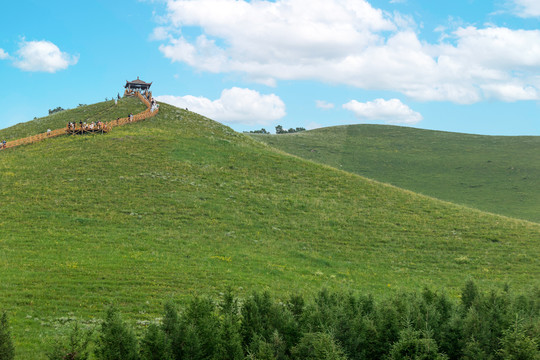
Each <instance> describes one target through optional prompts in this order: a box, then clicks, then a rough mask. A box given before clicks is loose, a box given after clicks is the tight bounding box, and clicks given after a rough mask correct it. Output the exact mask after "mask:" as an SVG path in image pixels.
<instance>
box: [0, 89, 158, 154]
mask: <svg viewBox="0 0 540 360" xmlns="http://www.w3.org/2000/svg"><path fill="white" fill-rule="evenodd" d="M137 97H138V98H139V99H140V100H141V101H142V102H143V103H144V105H146V110H145V111H143V112H140V113H138V114H135V115H133V117H132V118H131V119H130V118H129V117H125V118H120V119H117V120H113V121H109V122H107V123H105V128H106V129H111V128H113V127H116V126H122V125H125V124H129V123H132V122H136V121H141V120H144V119H148V118H149V117H152V116H155V115H156V114H157V113H158V111H159V108H156V109H154V111H151V104H150V101H148V100H147V99H146V98H145V97H144V96H142V95H141V94H140V93H138V92H137ZM67 130H68V129H67V127H65V128H62V129H56V130H51V131H48V132H45V133H41V134H37V135H33V136H29V137H25V138H22V139H17V140H12V141H8V142H6V145H5V147H4V148H5V149H7V148H12V147H15V146H19V145H25V144H32V143H35V142H38V141H42V140H45V139H49V138H53V137H56V136H60V135H65V134H66V133H67ZM1 149H2V144H0V150H1Z"/></svg>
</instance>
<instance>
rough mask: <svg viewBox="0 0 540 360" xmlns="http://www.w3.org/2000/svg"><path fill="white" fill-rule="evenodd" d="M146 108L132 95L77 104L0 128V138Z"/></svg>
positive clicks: (43, 130) (106, 119) (120, 114)
mask: <svg viewBox="0 0 540 360" xmlns="http://www.w3.org/2000/svg"><path fill="white" fill-rule="evenodd" d="M144 110H146V106H144V104H143V103H142V102H141V101H139V99H137V98H134V97H128V98H122V99H120V100H119V101H118V104H117V105H114V100H110V101H105V102H100V103H97V104H93V105H87V106H79V107H77V108H75V109H69V110H64V111H60V112H57V113H54V114H52V115H50V116H45V117H42V118H39V119H36V120H33V121H28V122H24V123H20V124H17V125H14V126H11V127H9V128H7V129H1V130H0V141H1V140H6V141H10V140H15V139H20V138H24V137H28V136H32V135H36V134H40V133H44V132H46V131H47V129H51V130H54V129H60V128H64V127H66V125H67V123H68V122H70V121H76V122H79V121H83V122H87V123H90V122H94V121H98V120H100V121H104V122H108V121H111V120H115V119H117V118H119V117H126V116H128V115H129V114H130V113H133V114H137V113H139V112H141V111H144Z"/></svg>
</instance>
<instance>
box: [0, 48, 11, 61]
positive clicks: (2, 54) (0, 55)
mask: <svg viewBox="0 0 540 360" xmlns="http://www.w3.org/2000/svg"><path fill="white" fill-rule="evenodd" d="M8 57H9V54H8V53H7V52H5V51H4V49H2V48H0V60H4V59H7V58H8Z"/></svg>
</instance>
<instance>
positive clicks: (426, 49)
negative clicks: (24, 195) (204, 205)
mask: <svg viewBox="0 0 540 360" xmlns="http://www.w3.org/2000/svg"><path fill="white" fill-rule="evenodd" d="M0 30H1V31H0V33H1V35H2V36H0V79H2V80H3V84H4V91H2V96H0V128H5V127H8V126H11V125H14V124H16V123H19V122H23V121H29V120H31V119H33V118H34V117H41V116H45V115H46V114H47V112H48V109H52V108H56V107H57V106H61V107H63V108H73V107H76V106H77V105H78V104H90V103H95V102H98V101H103V100H104V99H105V98H111V97H112V96H115V95H116V94H117V93H122V90H123V85H124V84H125V81H126V80H133V79H135V78H136V77H137V76H139V77H140V78H141V79H143V80H145V81H153V85H152V90H153V93H154V96H158V99H159V100H161V101H166V102H169V103H172V104H175V105H177V106H181V107H187V108H189V109H190V110H192V111H196V112H199V113H201V114H203V115H206V116H208V117H210V118H213V119H215V120H218V121H220V122H222V123H225V124H226V125H229V126H231V127H232V128H233V129H235V130H237V131H244V130H255V129H260V128H261V127H264V128H266V129H267V130H272V131H273V130H274V128H275V126H276V125H278V124H281V125H282V126H283V127H285V128H289V127H300V126H301V127H305V128H316V127H323V126H333V125H342V124H358V123H375V124H395V125H403V126H414V127H418V128H425V129H434V130H443V131H455V132H464V133H476V134H486V135H540V116H539V115H540V2H539V1H537V0H494V1H486V0H454V1H433V0H273V1H269V0H268V1H264V0H257V1H255V0H253V1H243V0H170V1H158V0H154V1H150V0H148V1H136V0H132V1H128V0H115V1H101V0H97V1H54V0H52V1H48V2H46V1H30V0H20V1H16V2H15V1H13V2H7V3H5V4H3V5H2V12H0ZM44 130H45V129H44Z"/></svg>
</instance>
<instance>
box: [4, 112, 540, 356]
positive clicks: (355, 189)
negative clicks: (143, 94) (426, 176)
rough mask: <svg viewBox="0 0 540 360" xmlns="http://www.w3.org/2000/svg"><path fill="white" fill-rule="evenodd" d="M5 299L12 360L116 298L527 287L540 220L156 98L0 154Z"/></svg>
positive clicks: (155, 308) (138, 309)
mask: <svg viewBox="0 0 540 360" xmlns="http://www.w3.org/2000/svg"><path fill="white" fill-rule="evenodd" d="M0 183H2V187H1V189H0V202H1V204H2V206H1V207H0V234H1V237H0V278H1V279H2V281H1V282H0V309H5V310H7V311H8V314H9V316H10V319H11V323H12V326H13V337H14V339H16V342H17V343H16V346H17V348H18V349H22V352H21V355H20V356H21V358H25V359H28V358H30V359H31V358H32V356H33V354H34V353H35V352H36V351H38V350H39V349H40V346H41V345H40V341H38V338H47V337H49V336H51V334H53V333H54V332H55V328H54V324H55V323H56V321H58V319H60V318H62V317H65V316H68V315H70V316H74V317H78V318H82V319H85V320H88V319H91V317H92V316H94V314H96V313H99V312H100V311H102V310H103V308H104V307H105V306H106V305H107V304H109V303H111V302H114V303H116V304H117V305H118V307H119V308H120V310H121V311H122V313H124V314H126V316H127V317H129V318H130V319H131V320H147V319H151V318H155V317H156V316H159V314H160V312H161V309H162V301H163V299H165V298H167V297H168V298H172V299H175V300H178V301H182V300H183V299H185V298H186V297H188V296H190V295H192V294H210V295H215V294H217V293H219V292H221V291H223V290H224V289H226V288H227V287H230V288H232V289H233V290H235V291H238V293H239V294H240V295H241V294H242V293H250V292H251V291H252V290H263V289H268V290H270V291H271V292H272V293H274V294H276V295H277V296H286V295H287V294H289V293H291V292H299V293H303V294H310V293H314V292H317V291H318V290H319V289H320V288H321V287H323V286H324V287H326V288H329V289H332V290H349V289H353V290H354V289H362V290H365V291H369V292H372V293H374V294H382V293H384V292H387V291H388V289H390V290H391V291H393V290H397V289H418V288H419V287H423V286H429V287H434V288H443V287H444V288H446V289H448V291H449V293H450V294H457V293H458V289H457V288H458V287H460V286H461V285H462V284H463V283H464V282H465V280H466V279H467V278H474V279H475V280H476V281H477V282H478V283H479V284H480V285H481V286H497V285H502V284H503V283H509V284H510V285H511V286H512V287H513V288H515V289H527V288H528V287H529V286H531V285H534V284H535V282H536V284H537V279H535V278H534V276H531V275H532V274H538V273H540V264H539V263H538V261H537V259H538V258H539V257H540V246H539V235H540V225H538V224H534V223H529V222H525V221H519V220H513V219H508V218H504V217H498V216H494V215H490V214H486V213H482V212H480V211H476V210H471V209H468V208H463V207H460V206H455V205H452V204H448V203H444V202H441V201H436V200H433V199H431V198H427V197H424V196H421V195H417V194H414V193H411V192H408V191H403V190H400V189H398V188H395V187H391V186H387V185H383V184H380V183H377V182H374V181H370V180H367V179H365V178H362V177H360V176H357V175H353V174H350V173H345V172H342V171H338V170H335V169H333V168H330V167H327V166H323V165H318V164H314V163H312V162H307V161H304V160H302V159H299V158H296V157H291V156H287V155H284V154H283V153H281V152H278V151H275V150H273V149H271V148H269V147H267V146H265V145H263V144H261V143H258V142H256V141H254V140H252V139H251V138H249V137H247V136H244V135H242V134H238V133H235V132H234V131H232V130H231V129H229V128H227V127H225V126H222V125H220V124H218V123H216V122H213V121H211V120H208V119H206V118H204V117H201V116H199V115H196V114H193V113H190V112H188V111H185V110H180V109H177V108H174V107H172V106H168V105H166V104H162V105H161V107H160V112H159V114H158V115H156V116H155V117H153V118H151V119H148V120H146V121H144V122H141V123H135V124H130V125H126V126H124V127H120V128H115V129H114V130H113V131H111V132H110V133H108V134H105V135H95V136H82V137H81V136H66V137H60V138H56V139H50V140H46V141H43V142H40V143H38V144H34V145H31V146H23V147H20V148H16V149H10V150H9V151H4V152H0Z"/></svg>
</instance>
